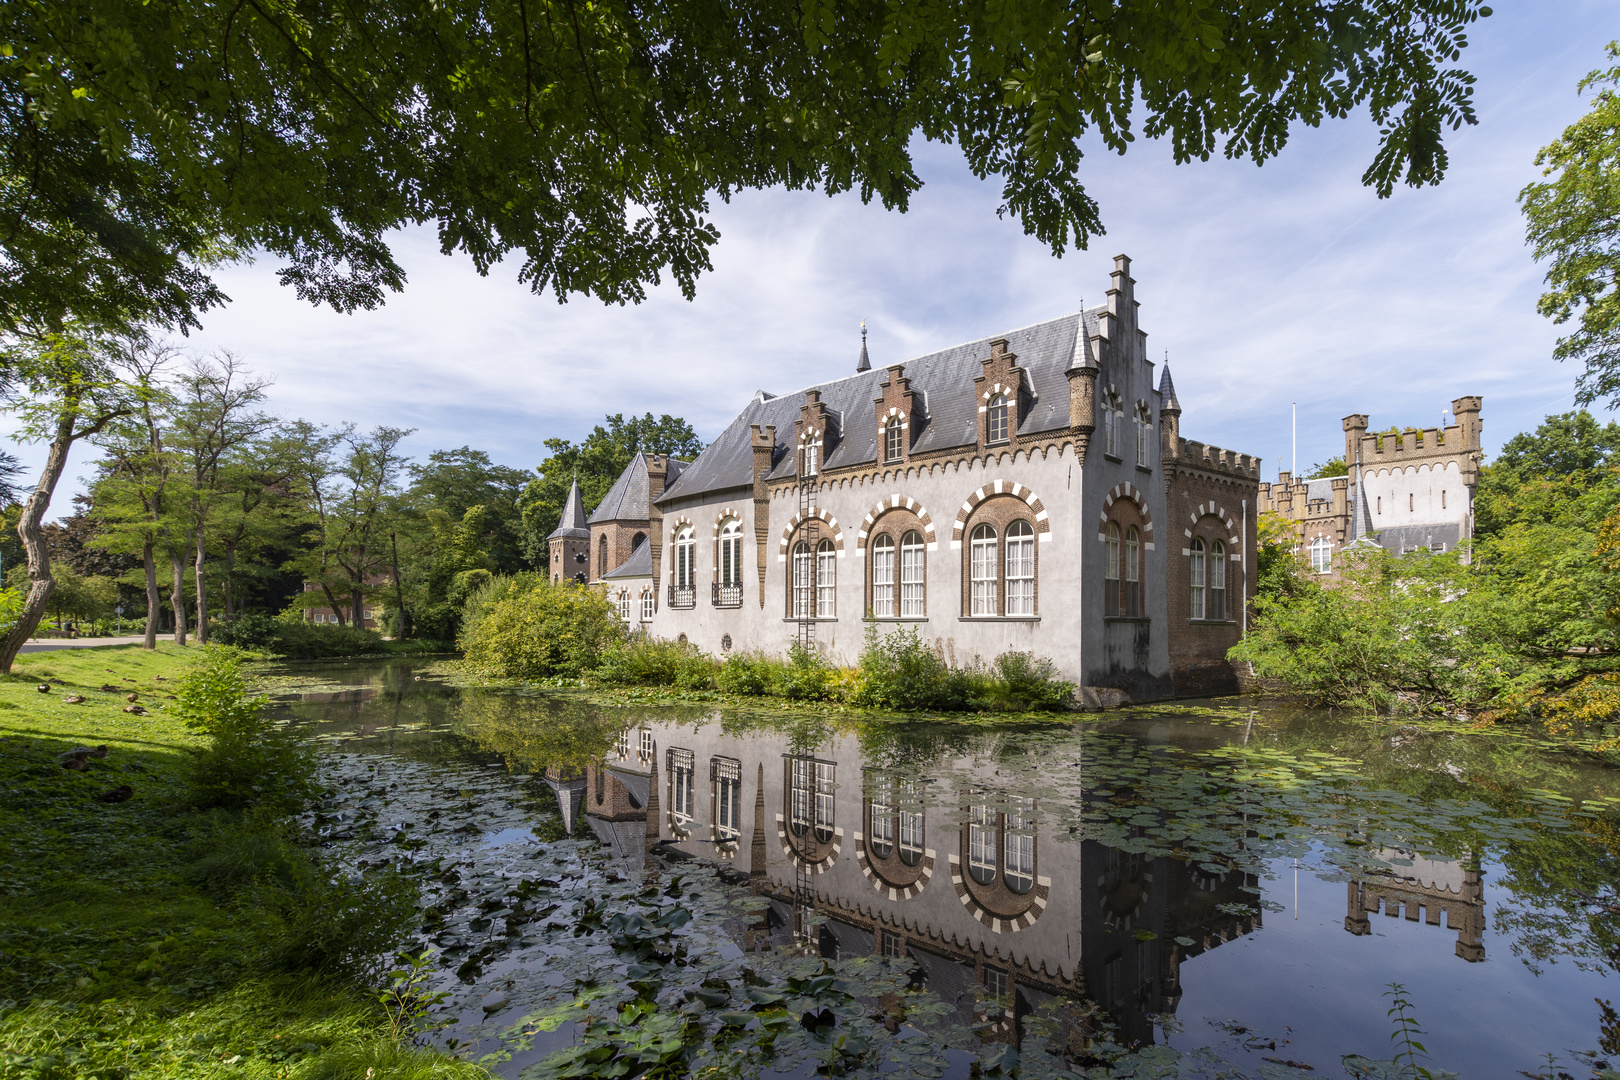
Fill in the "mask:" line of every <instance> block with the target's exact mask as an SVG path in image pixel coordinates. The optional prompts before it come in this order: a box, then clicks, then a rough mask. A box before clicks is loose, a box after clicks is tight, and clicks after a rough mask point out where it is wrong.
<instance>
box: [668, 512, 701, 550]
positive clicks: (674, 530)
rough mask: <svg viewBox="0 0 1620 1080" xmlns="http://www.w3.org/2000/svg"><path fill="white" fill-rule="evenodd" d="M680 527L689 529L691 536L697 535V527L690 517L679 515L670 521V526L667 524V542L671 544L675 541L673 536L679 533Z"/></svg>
mask: <svg viewBox="0 0 1620 1080" xmlns="http://www.w3.org/2000/svg"><path fill="white" fill-rule="evenodd" d="M682 529H691V530H692V534H693V536H696V535H697V529H696V528H695V527H694V526H693V524H692V519H691V518H689V517H686V516H684V515H682V516H681V517H678V518H675V519H674V520H673V521H672V522H670V526H669V542H670V543H672V544H673V543H674V542H675V538H676V537H677V536H679V535H680V534H681V530H682Z"/></svg>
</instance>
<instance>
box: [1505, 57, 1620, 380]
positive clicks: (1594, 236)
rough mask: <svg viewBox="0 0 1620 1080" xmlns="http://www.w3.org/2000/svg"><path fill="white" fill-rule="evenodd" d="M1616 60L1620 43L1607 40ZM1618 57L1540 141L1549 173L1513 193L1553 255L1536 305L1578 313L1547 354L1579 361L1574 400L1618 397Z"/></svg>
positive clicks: (1556, 315)
mask: <svg viewBox="0 0 1620 1080" xmlns="http://www.w3.org/2000/svg"><path fill="white" fill-rule="evenodd" d="M1608 53H1609V59H1611V60H1620V42H1610V43H1609V49H1608ZM1616 86H1620V64H1616V65H1615V66H1614V67H1611V68H1609V69H1607V70H1600V71H1594V72H1592V73H1591V74H1589V75H1588V76H1587V77H1586V78H1585V79H1582V80H1581V83H1580V89H1581V90H1582V91H1585V90H1587V89H1590V88H1592V87H1597V88H1598V92H1597V94H1596V95H1595V96H1594V97H1593V100H1592V108H1591V109H1590V110H1589V111H1588V112H1587V114H1586V115H1585V116H1583V117H1581V118H1580V119H1579V120H1577V121H1576V122H1575V123H1573V124H1571V125H1570V126H1569V127H1567V128H1565V129H1564V133H1563V134H1562V135H1560V136H1559V137H1558V138H1557V139H1556V140H1555V141H1554V142H1552V143H1549V144H1548V145H1547V146H1544V147H1542V149H1541V152H1540V153H1539V154H1537V155H1536V164H1537V165H1540V166H1542V167H1543V168H1542V175H1543V176H1547V177H1550V178H1551V179H1548V180H1545V181H1542V182H1539V183H1534V184H1530V185H1527V186H1526V187H1525V189H1524V190H1523V191H1521V192H1520V193H1519V202H1520V205H1522V206H1523V208H1524V217H1525V224H1526V234H1527V236H1528V238H1529V241H1530V243H1531V244H1532V245H1534V247H1535V255H1536V258H1537V259H1548V260H1551V262H1550V264H1549V265H1548V268H1547V277H1546V282H1547V291H1546V292H1544V293H1542V294H1541V299H1540V300H1539V301H1538V302H1537V304H1536V309H1537V310H1538V311H1540V312H1541V313H1542V314H1543V315H1546V316H1547V317H1548V318H1550V319H1552V320H1553V321H1554V322H1556V323H1559V324H1563V323H1566V322H1568V321H1570V320H1571V319H1575V320H1576V325H1575V329H1574V331H1573V332H1571V333H1569V334H1568V335H1566V336H1564V337H1561V338H1559V339H1558V344H1557V346H1556V347H1555V348H1554V350H1553V355H1554V356H1555V357H1557V358H1558V359H1559V360H1579V361H1581V362H1582V363H1583V364H1584V365H1585V370H1584V371H1583V372H1582V373H1581V376H1580V378H1579V379H1577V380H1576V384H1575V400H1576V401H1577V402H1578V403H1580V404H1582V405H1590V404H1591V403H1592V402H1594V401H1597V400H1598V399H1599V398H1607V399H1608V400H1609V404H1610V405H1611V406H1613V405H1616V404H1620V94H1617V93H1616Z"/></svg>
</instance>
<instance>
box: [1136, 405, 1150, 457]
mask: <svg viewBox="0 0 1620 1080" xmlns="http://www.w3.org/2000/svg"><path fill="white" fill-rule="evenodd" d="M1151 430H1152V426H1151V425H1150V424H1149V423H1148V411H1147V409H1146V408H1143V407H1140V406H1138V408H1137V410H1136V463H1137V464H1138V465H1144V466H1145V465H1149V464H1152V463H1151V462H1150V461H1148V432H1149V431H1151Z"/></svg>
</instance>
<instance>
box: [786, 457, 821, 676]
mask: <svg viewBox="0 0 1620 1080" xmlns="http://www.w3.org/2000/svg"><path fill="white" fill-rule="evenodd" d="M820 491H821V480H820V479H819V478H816V479H811V478H806V479H804V480H801V481H800V482H799V521H800V522H801V523H802V525H803V528H802V530H801V531H800V533H799V540H800V542H801V543H803V544H804V545H805V547H806V548H808V549H809V552H810V559H809V565H808V567H806V574H805V583H804V585H803V586H802V587H803V588H805V590H806V595H804V601H803V603H802V604H801V603H800V602H799V595H800V594H799V592H798V588H799V587H800V583H799V581H798V580H797V578H798V573H799V566H798V559H797V558H796V557H795V559H794V564H793V567H792V573H793V574H794V577H795V580H794V583H793V584H794V586H795V589H794V594H795V595H794V607H795V608H796V609H797V610H795V612H794V615H795V616H796V617H797V619H798V623H799V647H800V648H802V649H804V650H805V651H806V652H813V651H815V648H816V604H817V599H818V597H817V587H816V571H817V570H818V569H819V566H818V564H819V562H820V556H819V554H818V553H817V551H816V545H817V544H819V543H820V542H821V516H820V508H819V507H817V505H816V501H817V498H816V497H817V495H818V494H819V493H820ZM794 555H795V556H797V545H795V551H794Z"/></svg>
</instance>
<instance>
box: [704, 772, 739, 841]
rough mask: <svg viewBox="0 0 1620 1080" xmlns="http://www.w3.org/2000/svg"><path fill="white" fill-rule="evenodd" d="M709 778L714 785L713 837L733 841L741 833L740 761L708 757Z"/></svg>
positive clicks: (718, 839) (716, 839)
mask: <svg viewBox="0 0 1620 1080" xmlns="http://www.w3.org/2000/svg"><path fill="white" fill-rule="evenodd" d="M709 778H710V781H711V782H712V783H713V785H714V839H715V841H716V842H717V843H721V844H726V843H733V842H735V841H736V840H737V838H738V837H740V836H741V835H742V762H740V761H738V760H737V759H736V758H728V757H716V758H710V759H709Z"/></svg>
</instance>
